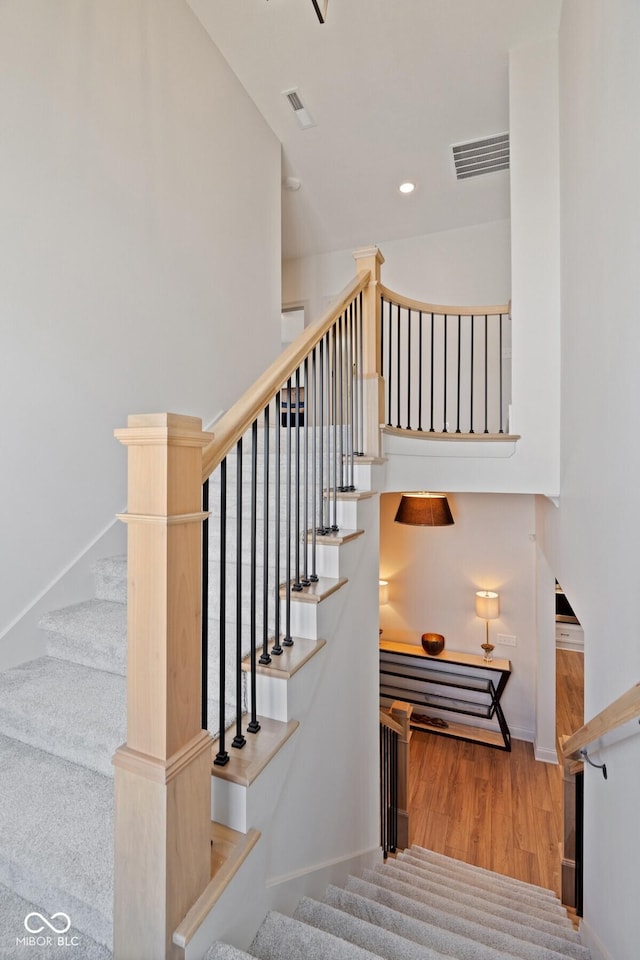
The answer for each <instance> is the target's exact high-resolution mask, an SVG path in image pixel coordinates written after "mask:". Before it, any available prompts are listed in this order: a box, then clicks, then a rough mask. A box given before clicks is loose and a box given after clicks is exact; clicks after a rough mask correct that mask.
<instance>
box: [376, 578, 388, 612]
mask: <svg viewBox="0 0 640 960" xmlns="http://www.w3.org/2000/svg"><path fill="white" fill-rule="evenodd" d="M378 596H379V599H378V602H379V604H380V606H382V605H383V603H389V581H388V580H378Z"/></svg>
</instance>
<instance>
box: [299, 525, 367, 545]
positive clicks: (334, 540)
mask: <svg viewBox="0 0 640 960" xmlns="http://www.w3.org/2000/svg"><path fill="white" fill-rule="evenodd" d="M363 534H364V530H343V529H340V530H336V531H335V532H333V531H332V532H331V533H316V543H322V544H325V545H327V546H330V547H339V546H340V545H341V544H343V543H349V542H350V541H351V540H357V539H358V537H361V536H362V535H363ZM312 540H313V534H312V533H311V531H309V532H308V533H307V543H311V542H312Z"/></svg>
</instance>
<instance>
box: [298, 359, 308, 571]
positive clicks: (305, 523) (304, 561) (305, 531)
mask: <svg viewBox="0 0 640 960" xmlns="http://www.w3.org/2000/svg"><path fill="white" fill-rule="evenodd" d="M309 395H310V391H309V358H308V357H305V358H304V456H303V460H304V482H303V491H302V492H303V497H304V499H303V520H302V531H303V533H302V543H303V547H302V579H301V581H300V582H301V584H302V586H303V587H308V586H309V584H310V583H311V580H310V578H309Z"/></svg>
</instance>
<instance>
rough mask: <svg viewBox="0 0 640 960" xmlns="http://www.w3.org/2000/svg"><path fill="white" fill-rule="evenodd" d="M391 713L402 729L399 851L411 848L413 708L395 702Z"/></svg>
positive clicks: (408, 704) (399, 743)
mask: <svg viewBox="0 0 640 960" xmlns="http://www.w3.org/2000/svg"><path fill="white" fill-rule="evenodd" d="M389 713H390V714H391V716H392V717H393V719H394V720H395V721H396V723H399V724H400V726H401V727H402V736H399V737H398V842H397V846H398V848H399V849H403V850H404V849H405V848H406V847H408V846H409V760H410V752H411V736H412V734H411V714H412V713H413V706H412V705H411V704H410V703H404V701H402V700H394V701H393V703H392V704H391V707H390V709H389Z"/></svg>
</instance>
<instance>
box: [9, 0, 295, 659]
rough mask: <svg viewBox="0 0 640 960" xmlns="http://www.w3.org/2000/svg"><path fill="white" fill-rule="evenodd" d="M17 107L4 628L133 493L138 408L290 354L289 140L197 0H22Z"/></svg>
mask: <svg viewBox="0 0 640 960" xmlns="http://www.w3.org/2000/svg"><path fill="white" fill-rule="evenodd" d="M0 118H1V122H2V131H3V132H2V161H1V162H2V169H1V175H0V211H1V216H0V337H1V341H0V343H1V349H0V354H1V356H2V361H3V362H2V375H1V376H0V405H1V408H2V410H3V416H4V425H3V430H2V464H3V469H2V473H1V476H0V529H1V530H2V544H1V549H2V590H1V592H0V637H1V636H2V633H3V630H5V631H6V628H7V625H9V624H11V623H12V621H13V620H14V619H15V618H16V617H19V615H20V613H21V611H23V610H24V609H25V608H26V607H27V606H28V605H29V604H30V603H31V602H32V600H33V599H34V597H35V596H36V595H37V594H38V593H39V592H40V591H42V590H43V589H45V588H46V587H47V585H48V584H49V583H50V582H51V581H52V580H53V579H54V578H55V577H56V576H57V575H58V573H59V572H60V571H61V570H62V569H63V568H64V567H65V565H66V564H68V563H69V562H70V561H71V560H72V559H73V558H74V557H75V556H76V555H77V554H78V553H79V552H81V551H82V550H83V549H84V547H85V546H86V545H87V544H88V543H89V542H90V541H91V540H92V539H93V538H94V537H95V536H96V534H97V533H98V532H99V531H100V530H101V529H103V528H104V527H105V526H106V525H107V524H108V523H109V522H110V520H111V519H112V517H113V515H114V513H115V512H116V511H118V510H121V509H122V508H123V506H124V504H125V501H126V494H125V480H126V460H125V454H124V451H123V450H122V448H120V446H119V445H118V444H117V442H116V441H115V440H114V439H113V429H114V428H115V427H120V426H124V425H125V422H126V416H127V414H128V413H144V412H151V411H163V410H172V411H175V412H179V413H187V414H192V415H198V416H201V417H202V418H203V420H204V422H205V423H206V422H207V421H208V420H210V419H211V418H212V417H213V416H214V414H216V413H217V412H218V411H219V410H220V409H221V408H224V407H228V406H229V405H230V404H231V403H232V401H233V400H234V399H235V398H236V397H237V396H238V394H239V392H240V391H241V390H242V389H243V388H244V387H246V386H248V385H249V383H250V382H251V380H252V379H254V378H255V376H256V375H257V374H258V373H259V372H260V371H261V369H263V367H264V365H265V363H266V362H268V360H269V358H270V357H273V356H275V354H276V353H277V351H278V349H279V339H280V331H279V327H280V284H279V274H280V255H279V254H280V247H279V244H280V148H279V144H278V142H277V141H276V139H275V137H274V136H273V134H272V133H271V131H270V130H269V129H268V127H267V125H266V124H265V122H264V121H263V119H262V118H261V116H260V115H259V114H258V112H257V110H256V108H255V107H254V105H253V104H252V102H251V101H250V100H249V98H248V97H247V95H246V94H245V92H244V90H243V89H242V87H241V86H240V84H239V83H238V81H237V80H236V78H235V77H234V75H233V74H232V73H231V71H230V70H229V68H228V67H227V65H226V63H225V61H224V60H223V59H222V57H221V55H220V54H219V53H218V51H217V49H216V48H215V46H214V45H213V44H212V42H211V40H210V39H209V37H208V36H207V34H206V33H205V32H204V30H203V29H202V27H201V26H200V24H199V23H198V21H197V20H196V18H195V17H194V15H193V14H192V12H191V11H190V10H189V8H188V6H187V5H186V4H185V3H183V2H181V0H110V2H109V3H105V2H101V0H85V2H83V3H81V4H78V3H76V2H75V0H58V2H57V3H55V4H52V3H50V2H48V0H6V2H4V3H2V4H1V5H0ZM249 276H250V278H251V282H247V278H248V277H249ZM248 331H250V332H251V333H250V336H249V335H247V333H248ZM22 642H23V643H26V644H27V645H28V643H29V639H28V638H27V639H26V640H25V638H24V637H23V638H22ZM7 643H8V640H7V639H5V641H4V647H5V648H6V646H7ZM2 646H3V642H2V640H0V654H2ZM5 652H6V649H5ZM23 652H24V651H23ZM14 653H15V651H14Z"/></svg>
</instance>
